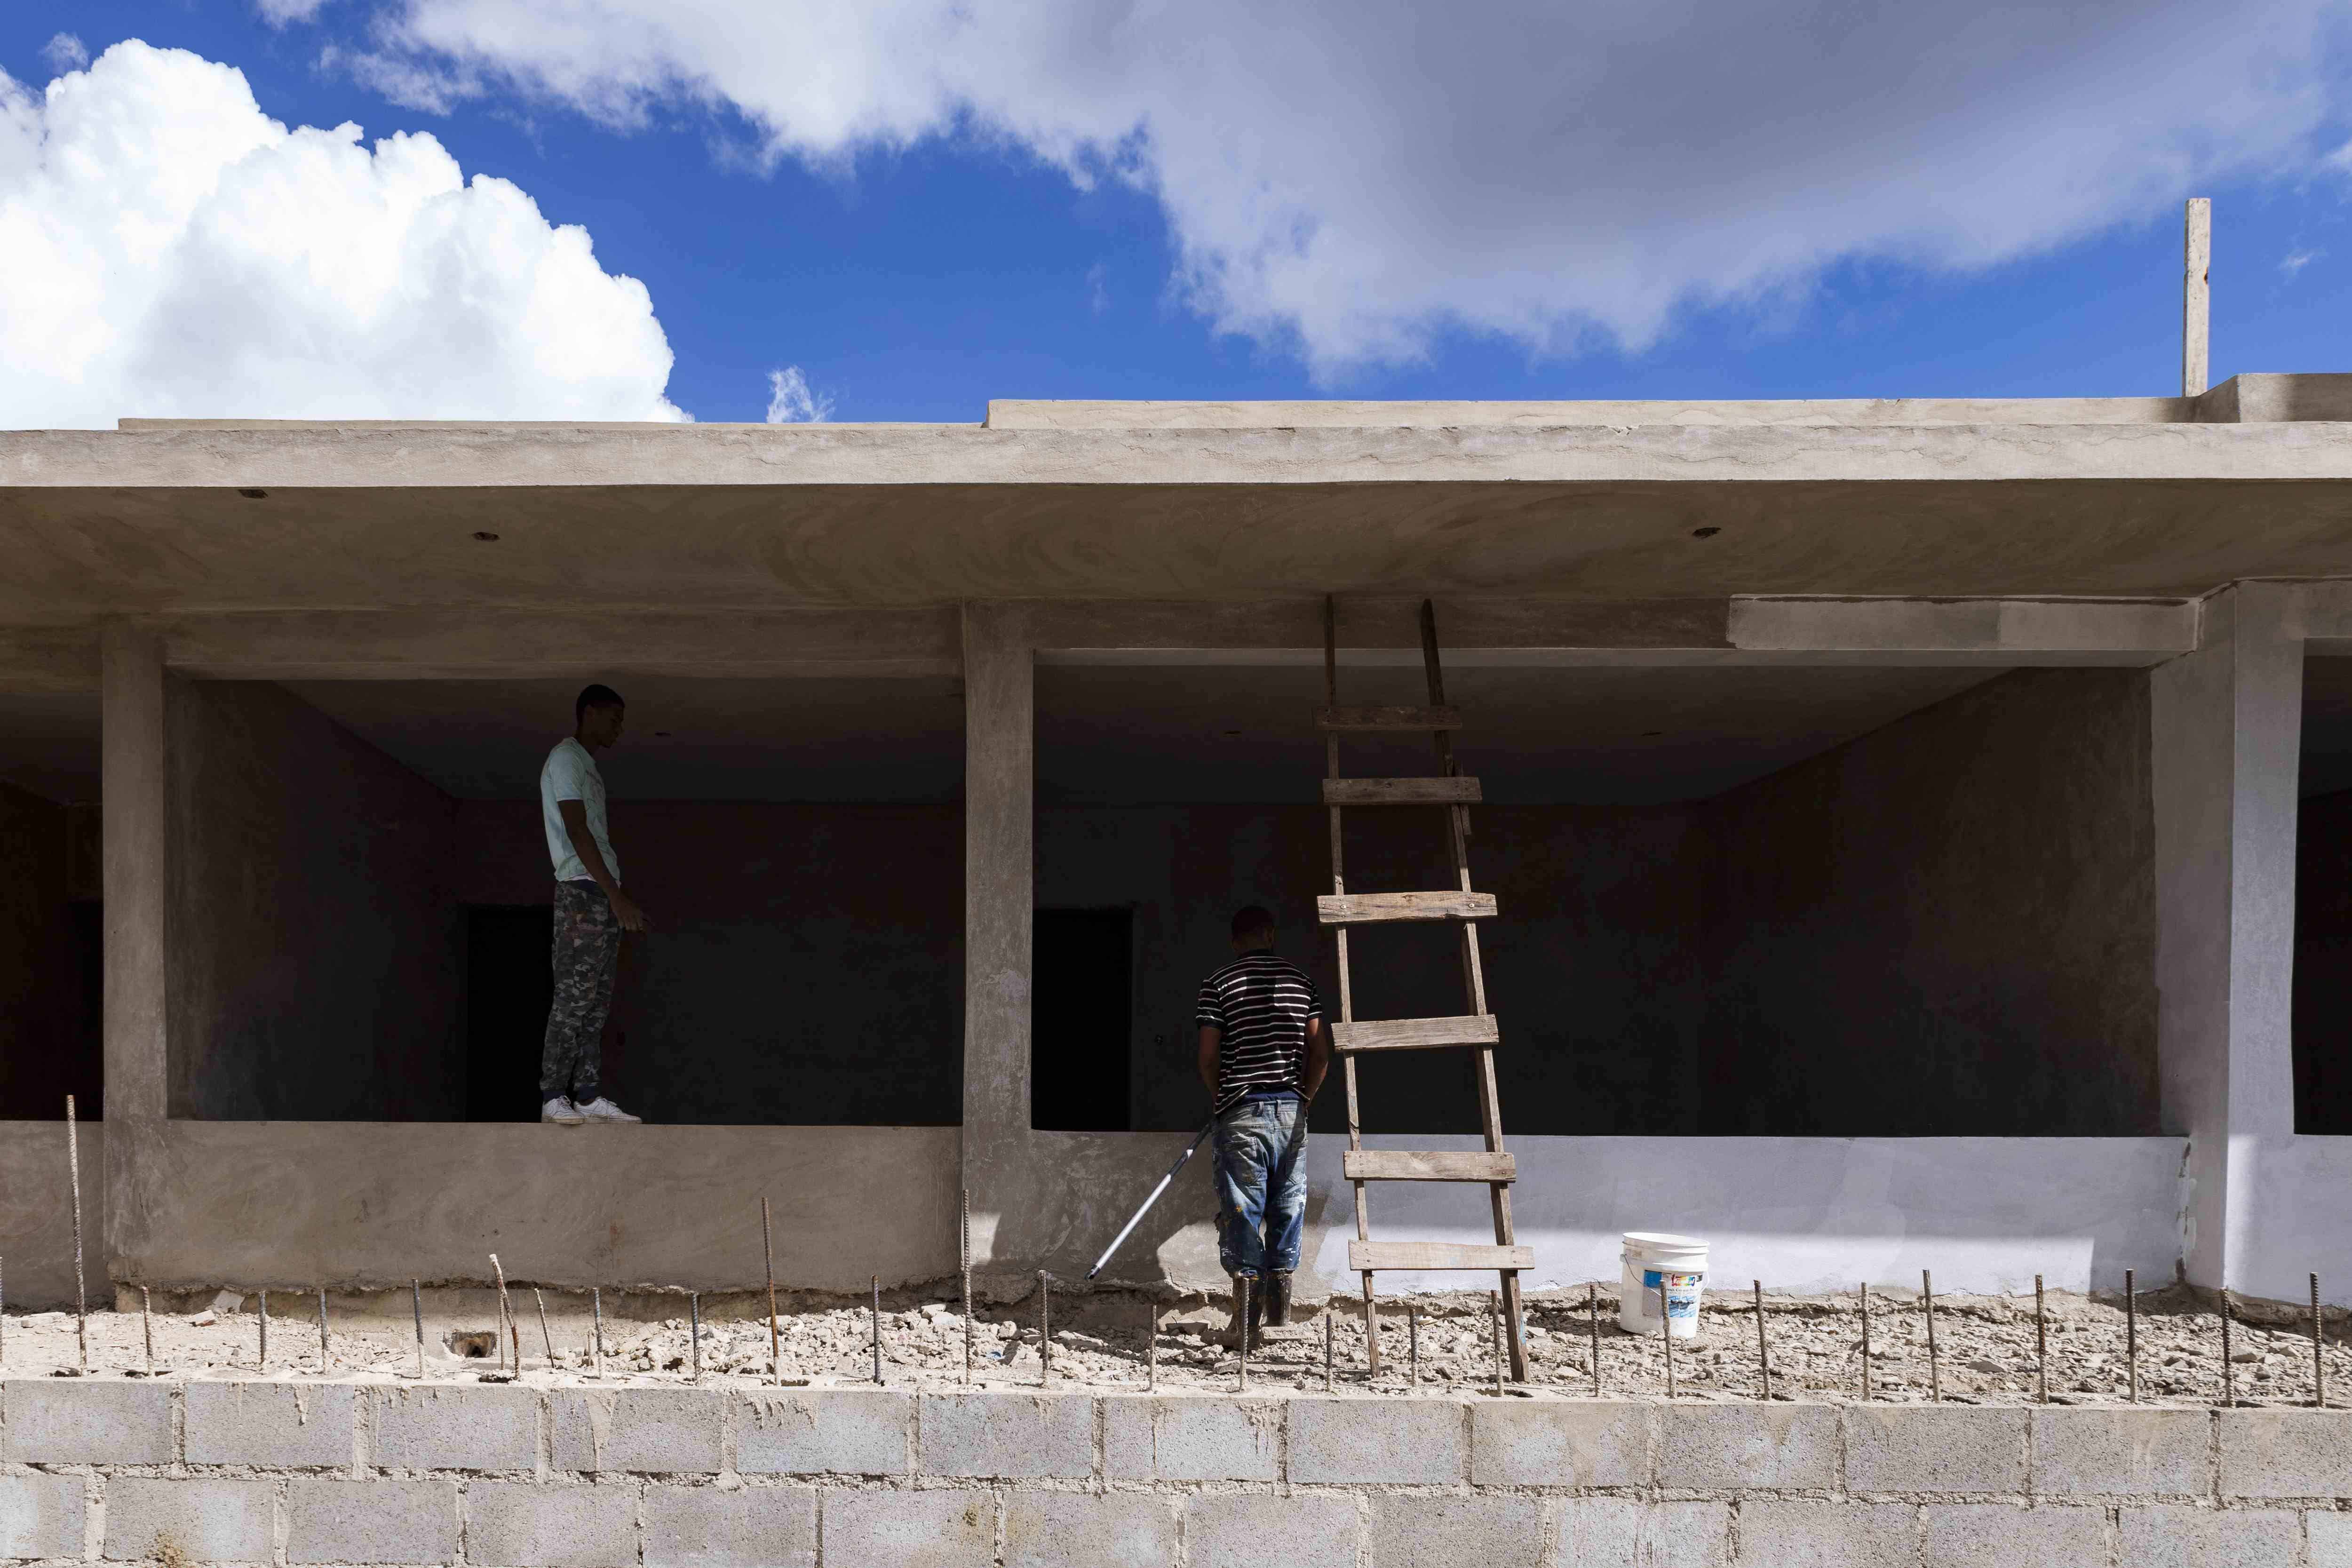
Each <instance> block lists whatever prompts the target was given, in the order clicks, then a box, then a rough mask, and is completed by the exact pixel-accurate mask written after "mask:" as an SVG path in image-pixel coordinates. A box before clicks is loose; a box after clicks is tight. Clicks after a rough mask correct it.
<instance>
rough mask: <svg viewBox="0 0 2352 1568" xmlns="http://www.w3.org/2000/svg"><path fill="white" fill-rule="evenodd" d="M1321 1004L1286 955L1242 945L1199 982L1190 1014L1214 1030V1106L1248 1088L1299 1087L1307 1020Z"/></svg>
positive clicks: (1220, 1109)
mask: <svg viewBox="0 0 2352 1568" xmlns="http://www.w3.org/2000/svg"><path fill="white" fill-rule="evenodd" d="M1321 1011H1322V1004H1321V1002H1320V1001H1318V999H1317V997H1316V994H1315V982H1313V981H1312V980H1309V979H1307V972H1306V971H1305V970H1303V969H1301V968H1299V967H1298V966H1297V964H1295V963H1291V962H1290V961H1289V960H1287V959H1284V958H1276V956H1275V955H1274V954H1273V953H1271V952H1265V951H1263V950H1260V951H1258V952H1245V953H1244V954H1242V955H1241V956H1240V957H1239V958H1236V959H1234V961H1233V962H1232V963H1228V964H1226V965H1225V966H1224V967H1223V969H1220V970H1218V971H1217V972H1216V973H1214V974H1212V975H1210V976H1209V977H1208V978H1207V979H1206V980H1203V981H1202V982H1201V1000H1200V1003H1199V1005H1198V1006H1197V1007H1196V1008H1195V1010H1194V1013H1193V1019H1192V1021H1193V1022H1194V1023H1196V1024H1199V1025H1201V1026H1203V1027H1205V1028H1213V1029H1216V1030H1218V1031H1219V1032H1220V1033H1221V1035H1222V1036H1223V1038H1221V1039H1220V1040H1219V1041H1218V1044H1217V1104H1216V1113H1217V1114H1218V1115H1220V1116H1223V1114H1224V1113H1225V1112H1226V1111H1228V1110H1232V1109H1233V1108H1234V1106H1235V1105H1238V1104H1239V1103H1241V1101H1242V1100H1244V1099H1245V1098H1246V1097H1248V1096H1250V1095H1252V1094H1264V1093H1268V1092H1271V1091H1278V1090H1281V1089H1290V1090H1292V1091H1293V1092H1295V1093H1299V1094H1304V1093H1305V1092H1306V1082H1307V1077H1306V1075H1307V1019H1309V1018H1311V1017H1315V1016H1318V1014H1320V1013H1321Z"/></svg>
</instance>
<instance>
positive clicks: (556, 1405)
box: [548, 1388, 725, 1475]
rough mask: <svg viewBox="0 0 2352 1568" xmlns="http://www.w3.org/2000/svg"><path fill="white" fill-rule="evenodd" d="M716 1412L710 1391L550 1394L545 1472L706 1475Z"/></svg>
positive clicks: (715, 1460) (712, 1468) (713, 1451)
mask: <svg viewBox="0 0 2352 1568" xmlns="http://www.w3.org/2000/svg"><path fill="white" fill-rule="evenodd" d="M724 1408H725V1405H724V1396H723V1395H722V1394H719V1391H718V1390H717V1389H712V1388H631V1389H625V1390H624V1389H617V1388H614V1389H589V1388H559V1389H556V1390H554V1391H552V1392H551V1393H550V1394H549V1395H548V1414H549V1416H550V1420H549V1423H548V1432H549V1436H550V1437H551V1452H552V1464H553V1468H556V1469H559V1470H622V1471H644V1472H647V1473H655V1474H676V1473H679V1472H700V1473H703V1474H706V1475H708V1474H714V1473H716V1472H717V1471H718V1469H719V1424H720V1415H721V1412H722V1411H723V1409H724Z"/></svg>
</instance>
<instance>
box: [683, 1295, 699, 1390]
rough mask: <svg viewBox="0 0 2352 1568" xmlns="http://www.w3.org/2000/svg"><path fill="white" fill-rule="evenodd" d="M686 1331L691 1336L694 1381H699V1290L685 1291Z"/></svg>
mask: <svg viewBox="0 0 2352 1568" xmlns="http://www.w3.org/2000/svg"><path fill="white" fill-rule="evenodd" d="M686 1312H687V1324H686V1331H687V1333H688V1335H689V1336H690V1337H691V1344H692V1349H693V1352H694V1361H693V1369H694V1381H695V1382H697V1383H700V1382H701V1381H702V1293H701V1292H700V1291H698V1290H689V1291H688V1292H687V1293H686Z"/></svg>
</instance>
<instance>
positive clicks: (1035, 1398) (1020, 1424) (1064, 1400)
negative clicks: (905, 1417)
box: [915, 1393, 1095, 1479]
mask: <svg viewBox="0 0 2352 1568" xmlns="http://www.w3.org/2000/svg"><path fill="white" fill-rule="evenodd" d="M915 1419H916V1423H917V1431H916V1437H915V1453H916V1456H917V1458H916V1462H915V1468H916V1469H917V1471H918V1472H919V1473H920V1474H922V1475H926V1476H1004V1477H1009V1478H1015V1479H1018V1478H1033V1477H1040V1476H1059V1477H1078V1476H1091V1475H1093V1474H1094V1473H1095V1402H1094V1401H1093V1400H1092V1399H1091V1398H1088V1397H1087V1395H1085V1394H1042V1393H1041V1394H923V1395H921V1402H920V1404H919V1406H918V1408H917V1410H916V1415H915Z"/></svg>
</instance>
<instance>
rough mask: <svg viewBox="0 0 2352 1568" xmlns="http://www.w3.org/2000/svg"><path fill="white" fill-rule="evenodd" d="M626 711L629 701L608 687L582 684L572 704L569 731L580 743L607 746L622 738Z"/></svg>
mask: <svg viewBox="0 0 2352 1568" xmlns="http://www.w3.org/2000/svg"><path fill="white" fill-rule="evenodd" d="M627 713H628V704H627V703H625V702H623V701H622V700H621V694H620V693H619V692H617V691H615V690H614V689H612V688H611V687H609V686H589V687H583V688H582V689H581V692H580V695H579V697H578V698H576V699H575V700H573V701H572V726H573V727H572V735H573V737H574V738H575V739H577V740H578V741H579V742H580V743H581V744H582V745H583V746H587V747H591V748H595V747H602V746H609V745H611V744H613V742H615V741H618V740H619V739H620V738H621V725H622V721H623V719H624V718H625V716H626V715H627Z"/></svg>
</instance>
